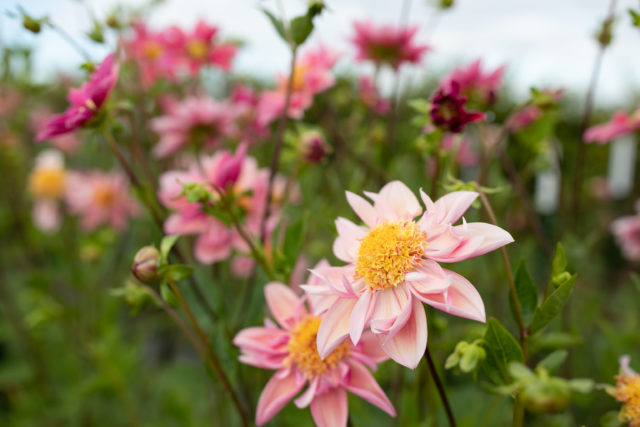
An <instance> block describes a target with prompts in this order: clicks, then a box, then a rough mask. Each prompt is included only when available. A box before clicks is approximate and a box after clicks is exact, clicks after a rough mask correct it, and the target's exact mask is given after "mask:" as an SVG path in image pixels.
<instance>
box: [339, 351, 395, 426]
mask: <svg viewBox="0 0 640 427" xmlns="http://www.w3.org/2000/svg"><path fill="white" fill-rule="evenodd" d="M347 363H349V368H350V370H349V380H348V382H347V383H346V384H345V385H344V388H346V389H347V390H349V391H350V392H351V393H353V394H355V395H358V396H360V397H361V398H363V399H364V400H366V401H367V402H369V403H371V404H372V405H375V406H377V407H378V408H380V409H382V410H383V411H385V412H386V413H387V414H389V415H391V416H392V417H395V416H396V411H395V409H394V408H393V405H392V404H391V402H390V401H389V399H388V398H387V396H386V395H385V394H384V391H382V389H381V388H380V386H379V385H378V383H377V382H376V380H375V378H373V375H371V373H370V372H369V370H368V369H367V368H365V367H364V366H363V365H361V364H360V363H357V362H353V361H349V362H347Z"/></svg>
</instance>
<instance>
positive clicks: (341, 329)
mask: <svg viewBox="0 0 640 427" xmlns="http://www.w3.org/2000/svg"><path fill="white" fill-rule="evenodd" d="M357 302H358V299H357V298H340V299H338V300H337V301H336V302H335V303H334V304H333V305H332V306H331V307H330V308H329V310H327V312H326V313H325V315H324V316H323V317H322V322H321V323H320V328H318V336H317V340H316V342H317V346H318V354H319V355H320V357H321V358H323V359H324V358H325V357H327V356H328V355H329V354H330V353H331V352H332V351H333V350H335V349H336V347H338V346H339V345H340V344H341V343H342V341H344V339H345V338H346V337H347V336H348V335H349V319H350V318H351V312H352V311H353V308H354V307H355V305H356V303H357Z"/></svg>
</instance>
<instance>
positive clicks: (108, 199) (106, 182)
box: [66, 171, 140, 231]
mask: <svg viewBox="0 0 640 427" xmlns="http://www.w3.org/2000/svg"><path fill="white" fill-rule="evenodd" d="M129 189H130V188H129V182H128V181H127V178H126V177H125V175H124V174H123V173H122V172H119V171H112V172H102V171H91V172H73V173H70V174H69V182H68V186H67V191H66V202H67V205H68V206H69V211H70V212H71V213H72V214H74V215H78V216H80V222H81V225H82V227H83V228H84V229H85V230H87V231H91V230H94V229H96V228H98V227H99V226H101V225H109V226H111V227H113V228H115V229H116V230H123V229H124V228H125V227H126V226H127V224H128V221H129V219H130V218H131V217H134V216H136V215H138V213H139V212H140V207H139V206H138V203H137V202H136V201H135V199H134V198H133V197H132V196H131V195H130V194H129Z"/></svg>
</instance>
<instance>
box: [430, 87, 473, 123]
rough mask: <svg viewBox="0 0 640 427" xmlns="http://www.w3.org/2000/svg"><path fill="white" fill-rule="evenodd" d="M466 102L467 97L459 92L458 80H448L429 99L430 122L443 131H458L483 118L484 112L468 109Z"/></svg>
mask: <svg viewBox="0 0 640 427" xmlns="http://www.w3.org/2000/svg"><path fill="white" fill-rule="evenodd" d="M466 104H467V98H466V97H464V96H462V95H461V94H460V85H459V84H458V82H456V81H455V80H454V81H451V82H449V83H448V84H447V86H446V87H445V86H442V87H440V89H438V91H437V92H436V94H435V95H434V97H433V99H432V101H431V112H430V115H431V122H432V123H433V125H434V126H436V127H438V128H440V129H442V130H443V131H449V132H452V133H460V132H462V131H463V130H464V128H465V127H467V125H468V124H469V123H474V122H478V121H480V120H483V119H484V117H485V115H484V113H481V112H479V111H468V110H467V109H466V108H465V106H466Z"/></svg>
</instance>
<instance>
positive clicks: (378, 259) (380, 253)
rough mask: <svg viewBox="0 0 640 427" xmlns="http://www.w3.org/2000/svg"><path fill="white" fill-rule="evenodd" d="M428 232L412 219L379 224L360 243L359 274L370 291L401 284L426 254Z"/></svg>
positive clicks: (357, 271) (357, 275)
mask: <svg viewBox="0 0 640 427" xmlns="http://www.w3.org/2000/svg"><path fill="white" fill-rule="evenodd" d="M426 238H427V233H425V232H424V231H422V230H421V229H420V227H419V226H418V224H416V223H415V222H412V221H391V222H386V223H383V224H379V225H377V226H375V227H374V228H372V229H371V231H369V233H368V234H367V235H366V236H365V237H364V238H363V239H362V241H361V242H360V248H359V249H358V258H357V260H356V277H358V278H362V279H364V281H365V283H366V284H367V285H368V286H369V289H371V290H383V289H388V288H392V287H396V286H398V285H399V284H400V283H402V281H403V280H404V278H405V275H406V273H407V272H409V271H410V270H411V269H413V268H414V267H415V266H416V265H417V264H418V263H420V261H421V260H422V257H423V256H424V252H425V248H426V242H425V240H426Z"/></svg>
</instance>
